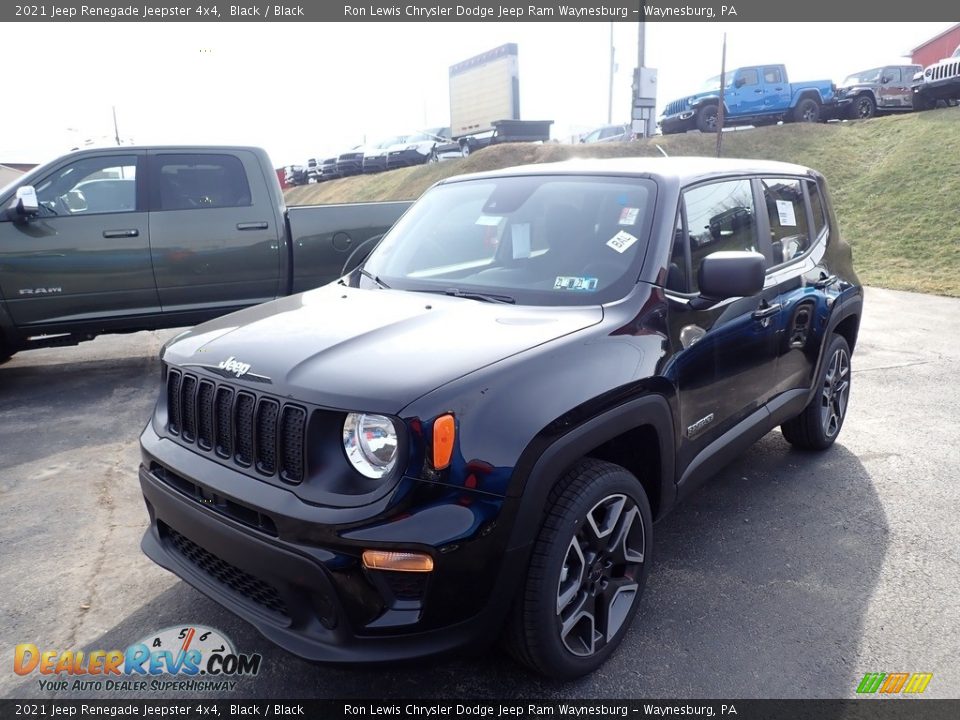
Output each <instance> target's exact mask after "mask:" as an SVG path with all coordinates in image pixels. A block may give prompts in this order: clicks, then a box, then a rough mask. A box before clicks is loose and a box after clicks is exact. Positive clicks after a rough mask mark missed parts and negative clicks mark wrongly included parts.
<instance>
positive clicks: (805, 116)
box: [793, 98, 820, 123]
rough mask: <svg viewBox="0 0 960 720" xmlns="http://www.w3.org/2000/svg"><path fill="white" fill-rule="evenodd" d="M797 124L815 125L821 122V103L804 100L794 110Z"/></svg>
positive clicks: (811, 99) (809, 99)
mask: <svg viewBox="0 0 960 720" xmlns="http://www.w3.org/2000/svg"><path fill="white" fill-rule="evenodd" d="M793 119H794V120H795V121H796V122H807V123H815V122H818V121H819V120H820V103H818V102H817V101H816V100H814V99H813V98H804V99H803V100H801V101H800V102H799V103H797V107H795V108H794V110H793Z"/></svg>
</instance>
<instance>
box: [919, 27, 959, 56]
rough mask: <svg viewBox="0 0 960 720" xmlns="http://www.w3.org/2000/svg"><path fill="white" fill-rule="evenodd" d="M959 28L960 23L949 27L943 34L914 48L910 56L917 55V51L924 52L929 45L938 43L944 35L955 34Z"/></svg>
mask: <svg viewBox="0 0 960 720" xmlns="http://www.w3.org/2000/svg"><path fill="white" fill-rule="evenodd" d="M957 28H960V23H957V24H956V25H954V26H952V27H948V28H947V29H946V30H944V31H943V32H942V33H940V34H939V35H934V36H933V37H932V38H930V39H929V40H926V41H924V42H922V43H920V44H919V45H917V46H916V47H915V48H913V50H911V51H910V54H911V55H912V54H913V53H915V52H916V51H917V50H922V49H923V48H925V47H926V46H927V45H929V44H930V43H933V42H936V41H937V40H939V39H940V38H942V37H943V36H944V35H949V34H950V33H952V32H953V31H954V30H956V29H957Z"/></svg>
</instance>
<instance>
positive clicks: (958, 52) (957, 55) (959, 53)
mask: <svg viewBox="0 0 960 720" xmlns="http://www.w3.org/2000/svg"><path fill="white" fill-rule="evenodd" d="M950 57H955V58H960V45H957V49H956V50H954V51H953V55H951V56H950Z"/></svg>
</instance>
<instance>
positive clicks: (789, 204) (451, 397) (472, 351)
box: [140, 158, 862, 678]
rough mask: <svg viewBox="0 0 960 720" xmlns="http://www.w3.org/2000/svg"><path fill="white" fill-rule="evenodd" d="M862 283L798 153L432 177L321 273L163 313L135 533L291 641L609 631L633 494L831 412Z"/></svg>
mask: <svg viewBox="0 0 960 720" xmlns="http://www.w3.org/2000/svg"><path fill="white" fill-rule="evenodd" d="M861 307H862V291H861V288H860V286H859V283H858V281H857V278H856V276H855V275H854V273H853V271H852V268H851V261H850V251H849V247H848V246H847V245H846V244H844V243H843V241H842V240H841V238H840V234H839V231H838V229H837V222H836V218H835V217H834V214H833V211H832V209H831V206H830V202H829V200H828V197H827V194H826V189H825V186H824V181H823V178H822V177H821V176H820V175H819V174H818V173H816V172H814V171H811V170H809V169H806V168H803V167H799V166H795V165H785V164H779V163H764V162H754V161H718V160H710V159H702V158H684V159H681V158H676V159H673V158H670V159H652V160H640V159H631V160H622V161H618V160H611V161H581V162H576V163H569V164H566V163H565V164H559V165H541V166H536V167H522V168H515V169H512V170H504V171H499V172H491V173H486V174H480V175H472V176H465V177H459V178H453V179H451V180H447V181H444V182H441V183H439V184H438V185H436V186H435V187H434V188H432V189H431V190H430V191H428V192H427V193H426V194H425V195H424V196H423V197H422V198H421V199H420V200H419V201H418V202H416V203H415V204H414V205H413V207H412V208H411V209H410V210H408V211H407V213H406V214H405V215H404V216H403V217H402V218H401V219H400V221H399V222H398V223H397V224H396V225H395V226H394V227H393V228H392V229H391V230H390V231H389V232H388V233H387V235H386V236H385V237H384V238H383V240H382V241H381V242H380V244H379V245H378V246H377V247H376V249H375V250H374V251H373V252H372V254H371V255H370V256H369V258H368V259H367V260H366V262H365V263H364V264H363V265H362V266H360V267H359V268H358V269H357V270H356V271H354V272H353V273H351V274H350V275H349V276H347V277H345V278H343V279H342V280H340V281H338V282H337V283H333V284H330V285H327V286H325V287H322V288H319V289H317V290H313V291H310V292H307V293H304V294H302V295H297V296H293V297H289V298H285V299H281V300H277V301H274V302H271V303H267V304H264V305H260V306H258V307H255V308H251V309H247V310H243V311H241V312H239V313H235V314H233V315H229V316H226V317H223V318H221V319H219V320H215V321H213V322H210V323H207V324H205V325H201V326H199V327H197V328H195V329H194V330H192V331H190V332H188V333H187V334H185V335H182V336H179V337H178V338H176V339H175V340H174V341H173V342H171V343H169V344H168V345H167V346H166V348H165V350H164V352H163V354H162V364H163V383H164V389H163V392H162V394H161V397H160V401H159V403H158V404H157V408H156V412H155V413H154V415H153V418H152V420H151V422H150V423H148V425H147V427H146V429H145V430H144V432H143V436H142V444H143V465H142V467H141V470H140V480H141V484H142V487H143V493H144V496H145V498H146V502H147V507H148V509H149V513H150V519H151V525H150V528H149V530H148V531H147V533H146V535H145V537H144V540H143V548H144V550H145V552H146V553H147V554H148V555H149V556H150V557H151V558H153V559H154V560H155V561H156V562H158V563H159V564H161V565H163V566H164V567H166V568H168V569H170V570H172V571H173V572H175V573H177V574H178V575H180V576H181V577H182V578H184V579H185V580H187V581H188V582H190V583H191V584H193V585H194V586H195V587H197V588H199V589H200V590H201V591H203V592H204V593H206V594H208V595H210V596H211V597H213V598H214V599H216V600H217V601H219V602H220V603H222V604H223V605H224V606H226V607H227V608H229V609H230V610H232V611H233V612H235V613H237V614H238V615H240V616H242V617H244V618H245V619H247V620H248V621H249V622H251V623H252V624H253V625H255V626H256V627H257V628H258V629H259V630H260V631H261V632H262V633H263V634H264V635H266V636H267V637H268V638H270V639H271V640H273V641H275V642H276V643H278V644H279V645H281V646H283V647H284V648H287V649H288V650H290V651H292V652H294V653H296V654H298V655H301V656H303V657H306V658H311V659H315V660H328V661H347V662H351V661H366V660H378V661H382V660H391V659H398V658H406V657H413V656H420V655H427V654H434V653H440V652H443V651H447V650H451V649H453V648H459V647H462V646H466V645H477V644H481V643H483V642H484V641H486V640H487V639H490V638H493V637H496V636H497V635H498V634H500V630H501V629H503V630H504V633H503V637H504V638H505V640H506V643H507V646H508V647H509V648H510V649H511V650H512V652H513V654H514V655H515V656H516V657H518V658H519V659H520V660H522V661H523V662H525V663H526V664H528V665H529V666H531V667H532V668H534V669H536V670H538V671H540V672H543V673H546V674H548V675H551V676H554V677H561V678H569V677H574V676H577V675H580V674H583V673H586V672H589V671H591V670H593V669H595V668H596V667H598V666H599V665H600V664H601V663H602V662H603V661H604V660H605V659H606V658H607V657H608V656H609V655H610V654H611V653H612V652H613V651H614V649H615V648H616V646H617V645H618V644H619V643H620V641H621V640H622V639H623V636H624V635H625V633H626V631H627V629H628V627H629V625H630V622H631V620H632V618H633V616H634V614H635V612H636V609H637V606H638V604H639V600H640V595H641V591H642V590H643V586H644V582H645V580H646V578H647V575H648V572H649V570H650V563H651V551H652V547H653V545H652V542H653V534H652V533H653V525H652V522H653V520H654V519H656V518H658V517H660V516H662V515H663V514H664V513H665V512H666V511H667V510H668V509H669V508H670V507H671V506H672V505H673V504H674V503H675V502H676V501H677V499H678V498H680V497H682V496H683V495H684V494H685V493H688V492H689V491H690V490H691V489H692V488H693V487H695V486H696V485H697V484H698V483H699V482H700V481H701V480H703V479H704V478H706V477H707V476H708V475H710V474H711V473H713V472H714V471H716V470H717V469H719V468H720V467H721V466H722V464H723V463H724V462H726V461H727V460H729V459H730V458H732V457H733V456H734V455H735V454H736V453H738V452H739V451H741V450H743V449H744V448H746V447H747V446H748V445H749V444H750V443H752V442H754V441H755V440H757V439H758V438H760V437H761V436H762V435H764V434H765V433H767V432H768V431H770V430H771V429H773V428H774V427H776V426H777V425H779V426H781V428H782V431H783V434H784V436H785V437H786V439H787V440H788V441H790V442H791V443H793V444H794V445H797V446H799V447H803V448H812V449H824V448H827V447H828V446H829V445H830V444H831V443H832V442H833V441H834V440H835V439H836V437H837V434H838V433H839V432H840V428H841V426H842V425H843V420H844V415H845V413H846V409H847V403H848V398H849V392H850V355H851V352H852V350H853V348H854V346H855V344H856V339H857V330H858V326H859V322H860V314H861Z"/></svg>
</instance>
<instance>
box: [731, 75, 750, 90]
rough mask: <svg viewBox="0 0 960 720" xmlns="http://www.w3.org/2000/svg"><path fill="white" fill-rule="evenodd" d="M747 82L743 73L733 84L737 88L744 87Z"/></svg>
mask: <svg viewBox="0 0 960 720" xmlns="http://www.w3.org/2000/svg"><path fill="white" fill-rule="evenodd" d="M746 84H747V79H746V78H745V77H743V75H741V76H740V77H738V78H736V79H735V80H734V81H733V86H734V87H736V88H742V87H743V86H744V85H746Z"/></svg>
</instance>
